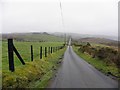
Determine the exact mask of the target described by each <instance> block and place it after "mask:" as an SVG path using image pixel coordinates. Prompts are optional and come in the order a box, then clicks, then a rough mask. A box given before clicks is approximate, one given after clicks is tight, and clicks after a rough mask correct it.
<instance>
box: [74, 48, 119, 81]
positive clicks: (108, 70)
mask: <svg viewBox="0 0 120 90" xmlns="http://www.w3.org/2000/svg"><path fill="white" fill-rule="evenodd" d="M78 48H79V47H75V46H73V49H74V51H75V52H76V53H77V55H78V56H80V57H81V58H83V59H84V60H85V61H87V62H88V63H90V64H91V65H93V66H94V67H95V68H96V69H98V70H99V71H101V72H103V73H104V74H106V75H112V76H114V77H116V79H120V73H119V72H118V67H117V66H115V65H107V64H106V63H105V62H104V61H103V60H100V59H98V58H92V57H91V56H90V55H88V54H85V53H81V52H80V51H78Z"/></svg>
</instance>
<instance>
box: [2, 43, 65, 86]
mask: <svg viewBox="0 0 120 90" xmlns="http://www.w3.org/2000/svg"><path fill="white" fill-rule="evenodd" d="M14 45H15V47H16V48H17V50H18V51H19V53H20V55H21V56H22V58H23V60H24V61H25V62H26V65H22V64H21V62H20V61H19V59H18V58H17V57H16V55H14V57H15V58H14V59H15V60H14V61H15V69H16V70H15V72H10V71H9V69H8V55H7V53H8V52H7V42H6V41H3V43H2V72H3V87H26V86H27V87H33V86H32V85H33V84H34V85H35V86H36V87H45V86H46V85H47V83H48V81H49V79H50V78H51V77H52V76H53V74H54V69H55V68H57V66H58V65H57V64H56V63H57V62H59V58H60V57H61V56H62V55H63V54H64V51H65V48H64V49H62V50H59V51H57V52H54V53H53V54H50V55H48V57H46V58H45V57H44V54H43V59H41V60H40V59H39V52H40V51H39V50H40V46H42V47H51V46H52V47H56V46H62V45H63V42H17V41H14ZM30 45H33V49H34V61H33V62H31V59H30V55H31V54H30ZM43 53H44V52H43ZM31 77H32V78H31ZM18 79H19V80H18ZM17 80H18V81H17ZM18 82H19V83H21V84H19V83H18ZM15 83H16V84H15ZM31 84H32V85H31Z"/></svg>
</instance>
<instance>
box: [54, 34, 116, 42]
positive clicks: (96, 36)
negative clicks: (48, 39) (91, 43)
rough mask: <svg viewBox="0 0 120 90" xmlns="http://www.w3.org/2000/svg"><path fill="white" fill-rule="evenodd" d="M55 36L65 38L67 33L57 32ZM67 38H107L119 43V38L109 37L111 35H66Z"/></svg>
mask: <svg viewBox="0 0 120 90" xmlns="http://www.w3.org/2000/svg"><path fill="white" fill-rule="evenodd" d="M52 34H53V35H58V36H64V35H65V33H61V32H55V33H52ZM66 35H67V36H71V37H72V38H73V39H80V38H87V37H95V38H105V39H110V40H116V41H118V37H117V36H109V35H89V34H79V33H66Z"/></svg>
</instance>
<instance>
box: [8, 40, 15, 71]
mask: <svg viewBox="0 0 120 90" xmlns="http://www.w3.org/2000/svg"><path fill="white" fill-rule="evenodd" d="M8 59H9V70H10V71H12V72H14V70H15V68H14V54H13V39H8Z"/></svg>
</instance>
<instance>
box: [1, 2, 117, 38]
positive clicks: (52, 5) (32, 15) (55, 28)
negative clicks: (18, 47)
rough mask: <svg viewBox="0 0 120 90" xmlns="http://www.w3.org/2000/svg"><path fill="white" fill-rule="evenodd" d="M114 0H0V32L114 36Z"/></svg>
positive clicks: (115, 30)
mask: <svg viewBox="0 0 120 90" xmlns="http://www.w3.org/2000/svg"><path fill="white" fill-rule="evenodd" d="M60 1H61V3H62V12H63V19H64V27H63V25H62V18H61V11H60V5H59V2H60ZM118 1H119V0H1V1H0V17H1V18H0V28H1V32H2V33H11V32H74V33H80V34H99V35H111V36H117V34H118Z"/></svg>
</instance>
